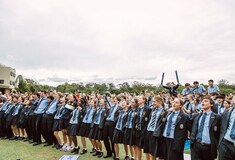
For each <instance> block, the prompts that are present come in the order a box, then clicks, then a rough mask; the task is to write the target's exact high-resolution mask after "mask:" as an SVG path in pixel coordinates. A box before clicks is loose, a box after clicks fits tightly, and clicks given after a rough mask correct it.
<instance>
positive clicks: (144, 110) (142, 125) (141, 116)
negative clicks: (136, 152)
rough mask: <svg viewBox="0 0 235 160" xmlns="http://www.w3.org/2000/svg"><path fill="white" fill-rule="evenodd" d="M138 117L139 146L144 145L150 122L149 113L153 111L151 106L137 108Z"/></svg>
mask: <svg viewBox="0 0 235 160" xmlns="http://www.w3.org/2000/svg"><path fill="white" fill-rule="evenodd" d="M137 110H138V112H137V118H136V122H135V127H136V143H137V144H136V145H137V146H138V147H139V148H143V147H144V138H145V134H146V128H147V125H148V122H149V114H150V112H151V108H150V107H149V106H146V105H144V106H142V107H138V108H137Z"/></svg>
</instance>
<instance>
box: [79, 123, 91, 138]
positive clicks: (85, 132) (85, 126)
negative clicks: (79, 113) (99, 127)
mask: <svg viewBox="0 0 235 160" xmlns="http://www.w3.org/2000/svg"><path fill="white" fill-rule="evenodd" d="M90 126H91V124H90V123H82V124H81V128H80V130H79V136H82V137H89V133H90V131H91V127H90Z"/></svg>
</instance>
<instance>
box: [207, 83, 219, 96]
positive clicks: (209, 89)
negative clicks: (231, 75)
mask: <svg viewBox="0 0 235 160" xmlns="http://www.w3.org/2000/svg"><path fill="white" fill-rule="evenodd" d="M207 91H208V93H209V94H210V95H212V93H213V92H220V89H219V87H218V86H217V85H213V86H212V87H211V86H208V87H207Z"/></svg>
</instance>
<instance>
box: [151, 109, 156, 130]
mask: <svg viewBox="0 0 235 160" xmlns="http://www.w3.org/2000/svg"><path fill="white" fill-rule="evenodd" d="M157 110H158V109H157V108H156V109H155V111H154V113H153V118H152V121H151V123H150V127H151V128H154V124H155V121H156V118H157Z"/></svg>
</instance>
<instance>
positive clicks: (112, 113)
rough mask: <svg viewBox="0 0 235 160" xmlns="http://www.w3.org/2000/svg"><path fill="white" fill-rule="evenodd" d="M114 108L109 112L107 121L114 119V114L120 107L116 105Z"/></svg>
mask: <svg viewBox="0 0 235 160" xmlns="http://www.w3.org/2000/svg"><path fill="white" fill-rule="evenodd" d="M112 108H113V110H112ZM112 108H110V111H111V110H112V112H109V115H108V117H107V119H106V120H107V121H114V116H115V112H116V110H117V108H118V105H114V106H113V107H112Z"/></svg>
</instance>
